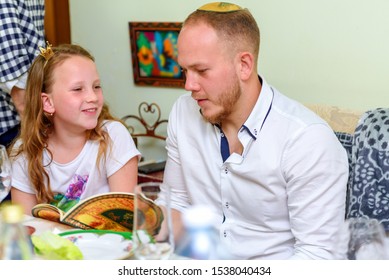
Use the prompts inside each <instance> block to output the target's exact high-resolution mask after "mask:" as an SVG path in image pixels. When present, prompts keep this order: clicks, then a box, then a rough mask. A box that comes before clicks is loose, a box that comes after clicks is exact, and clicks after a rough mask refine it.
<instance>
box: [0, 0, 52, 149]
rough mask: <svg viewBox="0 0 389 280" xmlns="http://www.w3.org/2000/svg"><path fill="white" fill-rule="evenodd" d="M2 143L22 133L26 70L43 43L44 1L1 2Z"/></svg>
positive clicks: (0, 124) (0, 86) (4, 0)
mask: <svg viewBox="0 0 389 280" xmlns="http://www.w3.org/2000/svg"><path fill="white" fill-rule="evenodd" d="M0 17H1V20H0V144H2V145H5V146H8V145H9V143H10V142H12V140H13V139H14V138H15V137H16V135H17V134H18V133H19V123H20V116H19V114H21V113H22V112H23V106H24V105H23V102H24V101H23V100H24V89H25V87H26V81H27V71H28V69H29V68H30V65H31V64H32V61H33V60H34V58H35V57H36V56H37V55H38V54H39V47H43V46H45V42H44V0H28V1H15V0H2V1H1V2H0Z"/></svg>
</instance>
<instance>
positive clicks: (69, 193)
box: [54, 174, 89, 212]
mask: <svg viewBox="0 0 389 280" xmlns="http://www.w3.org/2000/svg"><path fill="white" fill-rule="evenodd" d="M88 178H89V175H84V176H81V175H77V174H75V175H74V177H73V181H72V183H71V184H70V185H69V187H68V189H67V190H66V194H65V195H64V196H63V197H62V198H61V199H60V200H59V201H58V203H57V205H56V206H57V207H58V208H60V209H61V210H63V211H65V212H66V211H67V210H69V209H70V208H72V207H73V206H74V205H76V204H77V203H78V202H79V201H80V197H81V195H82V193H83V192H84V190H85V185H86V183H87V182H88ZM54 205H55V204H54Z"/></svg>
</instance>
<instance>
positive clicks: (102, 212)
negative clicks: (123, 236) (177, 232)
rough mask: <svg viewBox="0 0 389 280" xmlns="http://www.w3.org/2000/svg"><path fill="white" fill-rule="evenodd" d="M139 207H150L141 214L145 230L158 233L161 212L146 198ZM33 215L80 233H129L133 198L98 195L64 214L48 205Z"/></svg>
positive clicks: (41, 205) (129, 196) (116, 195)
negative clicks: (97, 231)
mask: <svg viewBox="0 0 389 280" xmlns="http://www.w3.org/2000/svg"><path fill="white" fill-rule="evenodd" d="M141 203H145V204H147V205H149V207H147V208H149V209H152V211H148V212H147V213H144V216H145V218H147V220H148V226H149V227H150V228H155V230H156V231H158V229H159V227H160V225H161V223H162V219H163V215H162V211H161V209H160V208H159V207H158V206H157V205H156V204H154V203H153V202H152V201H151V200H149V199H147V198H145V199H144V200H142V201H141ZM150 206H151V207H150ZM143 208H144V207H142V206H140V207H139V209H143ZM32 215H33V216H34V217H37V218H42V219H46V220H50V221H53V222H58V223H63V224H67V225H70V226H73V227H76V228H81V229H99V230H114V231H132V226H133V217H134V194H132V193H124V192H109V193H103V194H97V195H94V196H91V197H89V198H87V199H85V200H81V201H80V202H78V203H77V204H76V205H74V206H73V207H72V208H70V209H69V210H67V211H66V212H64V211H62V210H61V209H59V208H58V207H56V206H54V205H51V204H37V205H35V206H34V207H33V208H32Z"/></svg>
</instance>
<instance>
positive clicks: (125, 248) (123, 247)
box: [59, 230, 132, 260]
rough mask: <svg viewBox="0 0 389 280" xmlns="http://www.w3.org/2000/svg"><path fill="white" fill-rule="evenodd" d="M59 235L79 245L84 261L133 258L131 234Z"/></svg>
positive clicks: (81, 232) (91, 232) (78, 232)
mask: <svg viewBox="0 0 389 280" xmlns="http://www.w3.org/2000/svg"><path fill="white" fill-rule="evenodd" d="M59 235H60V236H62V237H65V238H67V239H69V240H70V241H72V242H73V243H74V244H75V245H77V247H78V248H80V250H81V252H82V254H83V256H84V260H121V259H127V258H129V257H130V256H131V250H132V238H131V236H132V234H131V232H116V231H107V230H75V231H67V232H62V233H60V234H59Z"/></svg>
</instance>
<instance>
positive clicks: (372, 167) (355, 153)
mask: <svg viewBox="0 0 389 280" xmlns="http://www.w3.org/2000/svg"><path fill="white" fill-rule="evenodd" d="M351 167H352V168H351V174H350V181H349V205H348V213H347V217H349V218H350V217H368V218H374V219H377V220H378V221H380V222H381V223H382V224H383V226H384V228H385V230H386V231H389V108H386V109H383V108H377V109H375V110H371V111H367V112H366V113H365V114H363V116H362V117H361V119H360V121H359V122H358V125H357V128H356V130H355V135H354V142H353V146H352V152H351Z"/></svg>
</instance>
